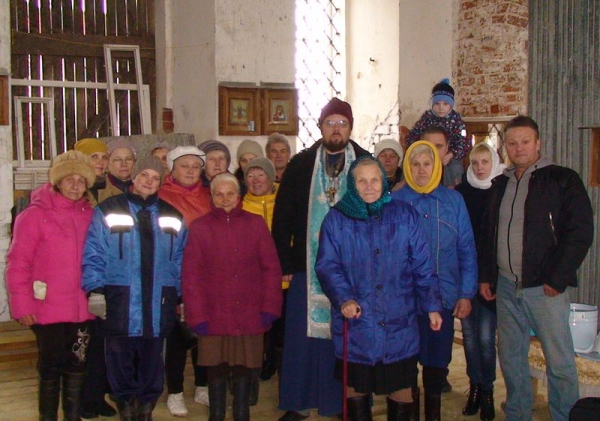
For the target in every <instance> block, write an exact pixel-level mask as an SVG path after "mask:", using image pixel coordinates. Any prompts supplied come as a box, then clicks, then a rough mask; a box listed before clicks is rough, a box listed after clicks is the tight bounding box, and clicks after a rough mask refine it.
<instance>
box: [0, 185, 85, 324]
mask: <svg viewBox="0 0 600 421" xmlns="http://www.w3.org/2000/svg"><path fill="white" fill-rule="evenodd" d="M92 213H93V210H92V208H91V206H90V204H89V203H88V201H87V199H85V198H83V199H81V200H78V201H76V202H74V201H72V200H69V199H67V198H65V197H64V196H62V195H61V194H60V193H58V192H56V191H54V190H52V186H51V185H50V184H49V183H48V184H45V185H43V186H40V187H39V188H37V189H36V190H34V191H33V192H32V193H31V203H30V205H29V206H28V207H27V208H26V209H25V210H24V211H23V212H22V213H20V214H19V215H18V216H17V219H16V221H15V227H14V233H13V239H12V243H11V245H10V248H9V250H8V254H7V255H6V287H7V289H8V296H9V305H10V311H11V315H12V318H13V319H19V318H21V317H24V316H27V315H30V314H33V315H34V316H35V318H36V323H37V324H41V325H45V324H50V323H60V322H83V321H85V320H90V319H93V318H94V316H93V315H92V314H91V313H89V312H88V311H87V308H88V306H87V298H86V295H85V293H84V292H83V290H82V289H81V258H82V253H83V245H84V243H85V237H86V234H87V229H88V226H89V224H90V221H91V220H92ZM34 281H42V282H45V283H46V285H47V290H46V298H45V299H36V298H35V297H34V294H33V283H34Z"/></svg>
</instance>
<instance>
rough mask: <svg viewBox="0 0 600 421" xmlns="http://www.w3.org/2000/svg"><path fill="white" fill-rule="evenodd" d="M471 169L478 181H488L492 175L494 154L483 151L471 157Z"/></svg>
mask: <svg viewBox="0 0 600 421" xmlns="http://www.w3.org/2000/svg"><path fill="white" fill-rule="evenodd" d="M471 167H473V173H475V177H477V179H478V180H485V179H487V178H488V177H489V176H490V174H491V173H492V154H491V153H490V152H488V151H481V152H479V153H476V154H473V156H471Z"/></svg>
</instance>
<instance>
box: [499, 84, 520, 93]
mask: <svg viewBox="0 0 600 421" xmlns="http://www.w3.org/2000/svg"><path fill="white" fill-rule="evenodd" d="M502 90H503V91H504V92H519V90H520V87H518V86H512V85H504V86H503V87H502Z"/></svg>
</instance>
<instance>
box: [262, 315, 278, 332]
mask: <svg viewBox="0 0 600 421" xmlns="http://www.w3.org/2000/svg"><path fill="white" fill-rule="evenodd" d="M277 319H278V317H277V316H275V315H274V314H271V313H265V312H264V311H261V313H260V322H261V323H262V325H263V327H264V328H265V330H269V329H270V328H271V325H272V324H273V322H274V321H275V320H277Z"/></svg>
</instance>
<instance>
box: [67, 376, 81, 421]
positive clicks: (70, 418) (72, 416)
mask: <svg viewBox="0 0 600 421" xmlns="http://www.w3.org/2000/svg"><path fill="white" fill-rule="evenodd" d="M62 379H63V387H62V398H63V399H62V407H63V414H64V416H65V420H66V421H81V417H80V416H79V407H80V405H81V391H82V389H83V382H84V381H85V373H63V378H62Z"/></svg>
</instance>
